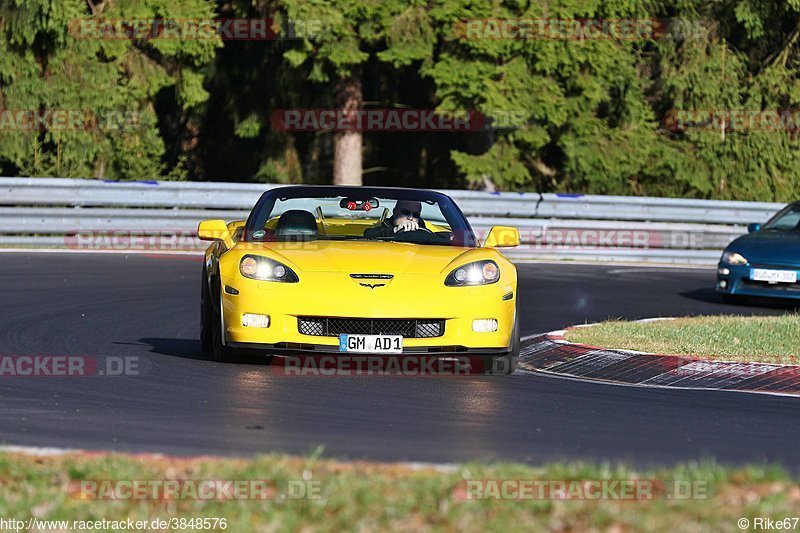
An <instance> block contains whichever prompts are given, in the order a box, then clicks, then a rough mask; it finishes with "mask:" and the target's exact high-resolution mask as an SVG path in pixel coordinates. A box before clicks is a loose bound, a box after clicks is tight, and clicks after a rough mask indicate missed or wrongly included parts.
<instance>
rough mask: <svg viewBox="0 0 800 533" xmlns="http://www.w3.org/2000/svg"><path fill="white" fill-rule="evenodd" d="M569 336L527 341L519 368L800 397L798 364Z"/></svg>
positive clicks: (608, 379) (617, 380)
mask: <svg viewBox="0 0 800 533" xmlns="http://www.w3.org/2000/svg"><path fill="white" fill-rule="evenodd" d="M649 320H665V319H649ZM581 327H583V326H581ZM564 334H565V331H564V330H560V331H552V332H550V333H545V334H542V335H538V336H535V337H533V338H528V339H526V341H525V342H524V343H523V346H522V350H521V351H520V361H519V366H520V367H521V368H523V369H525V370H530V371H537V372H546V373H548V374H556V375H559V376H566V377H571V378H578V379H585V380H594V381H603V382H611V383H618V384H628V385H639V386H649V387H668V388H680V389H706V390H730V391H739V392H759V393H767V394H780V395H800V366H798V365H776V364H766V363H742V362H735V361H718V360H708V359H701V358H698V357H688V356H680V355H661V354H650V353H643V352H636V351H631V350H617V349H609V348H601V347H597V346H588V345H585V344H578V343H574V342H569V341H567V340H566V339H565V338H564Z"/></svg>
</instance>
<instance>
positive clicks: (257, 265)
mask: <svg viewBox="0 0 800 533" xmlns="http://www.w3.org/2000/svg"><path fill="white" fill-rule="evenodd" d="M198 236H199V238H200V239H203V240H208V241H213V244H212V245H211V246H210V247H209V248H208V249H207V250H206V253H205V262H204V264H203V276H202V293H201V302H202V303H201V313H200V314H201V340H202V346H203V350H204V351H206V352H207V353H212V354H213V355H214V356H215V358H216V359H218V360H226V359H229V358H230V357H231V355H232V354H234V353H235V352H236V351H237V350H240V349H248V350H253V349H255V350H259V351H260V353H264V354H265V355H266V356H272V355H297V354H312V355H313V354H320V355H326V356H330V355H333V354H336V355H339V356H342V355H348V354H362V355H363V354H380V355H384V354H395V356H397V357H402V356H405V355H412V354H414V355H425V356H434V357H456V356H459V357H460V356H468V357H469V359H470V360H474V359H473V358H480V361H481V363H482V365H483V368H484V369H485V371H486V372H488V373H495V374H507V373H511V372H513V371H514V369H515V368H516V365H517V357H518V355H519V347H520V340H519V335H520V334H519V322H520V320H519V305H518V294H517V271H516V268H515V267H514V265H513V263H511V262H510V261H509V260H507V259H506V258H505V257H504V256H503V255H501V254H500V253H499V252H498V251H497V250H496V248H498V247H503V246H517V245H518V244H519V232H518V231H517V230H516V229H515V228H510V227H505V226H495V227H494V228H492V230H491V231H490V232H489V234H488V236H487V238H486V239H485V242H483V245H482V246H481V245H479V243H478V242H477V240H476V237H475V234H474V233H473V231H472V229H471V227H470V225H469V223H468V222H467V219H466V218H465V217H464V215H463V213H462V212H461V210H460V209H459V208H458V206H457V205H456V204H455V202H454V201H453V200H452V199H451V198H450V197H449V196H447V195H445V194H442V193H439V192H434V191H427V190H416V189H394V188H377V187H339V186H289V187H278V188H274V189H270V190H269V191H267V192H265V193H264V194H263V195H262V196H261V198H260V199H259V200H258V202H257V203H256V205H255V207H254V208H253V210H252V212H251V213H250V216H249V218H248V219H247V221H246V222H241V221H239V222H232V223H230V224H226V223H225V221H223V220H206V221H204V222H202V223H200V226H199V228H198Z"/></svg>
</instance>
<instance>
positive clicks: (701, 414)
mask: <svg viewBox="0 0 800 533" xmlns="http://www.w3.org/2000/svg"><path fill="white" fill-rule="evenodd" d="M200 267H201V262H200V258H199V257H192V256H172V257H148V256H142V255H127V256H126V255H105V254H87V255H83V254H60V253H4V254H0V280H2V283H1V284H0V296H1V297H2V302H3V307H4V309H5V312H4V313H3V315H2V318H0V354H2V355H87V356H93V357H95V358H98V359H100V360H102V359H104V358H107V357H108V356H112V357H113V356H117V357H119V356H138V358H139V367H140V375H137V376H120V377H109V376H95V377H12V376H7V377H0V443H2V444H13V445H29V446H58V447H68V448H86V449H112V450H120V451H135V452H160V453H169V454H224V455H249V454H255V453H260V452H271V451H275V452H288V453H306V452H309V451H312V450H314V449H315V448H316V447H317V446H323V447H324V454H325V455H327V456H331V457H340V458H348V459H370V460H390V461H396V460H404V461H405V460H407V461H424V462H445V463H451V462H460V461H466V460H471V459H502V460H520V461H525V462H530V463H539V462H542V461H544V460H551V459H565V458H570V459H598V460H600V459H602V460H609V459H610V460H614V459H624V460H629V461H632V462H634V463H636V464H669V463H673V462H676V461H685V460H692V459H703V458H710V457H713V458H716V459H717V460H718V461H720V462H724V463H740V462H744V461H750V460H756V461H762V460H767V461H776V462H780V463H782V464H784V465H786V466H788V467H790V468H791V469H793V470H797V469H798V467H800V447H799V446H797V443H798V442H800V400H798V399H796V398H787V397H775V396H765V395H756V394H746V393H735V392H708V391H685V390H664V389H646V388H635V387H625V386H616V385H607V384H600V383H589V382H581V381H576V380H569V379H561V378H554V377H545V376H541V375H537V374H532V373H527V372H523V371H518V372H517V373H516V374H515V375H513V376H499V377H484V376H467V377H464V376H461V377H431V376H427V377H401V376H362V377H287V376H280V375H276V374H275V373H273V372H271V371H270V367H268V366H266V365H264V364H259V362H258V361H252V362H251V363H246V364H219V363H215V362H212V361H209V360H207V359H206V358H205V357H204V356H203V355H202V354H201V353H200V345H199V341H198V340H197V337H198V298H199V296H198V291H199V285H200ZM520 276H521V287H520V293H521V297H522V300H521V301H522V305H523V332H524V334H533V333H539V332H544V331H548V330H552V329H558V328H560V327H563V326H567V325H570V324H575V323H583V322H586V321H596V320H601V319H603V318H606V317H624V318H630V319H633V318H644V317H652V316H665V315H685V314H710V313H730V312H742V313H748V314H750V313H758V314H779V313H786V312H791V308H790V307H779V306H776V305H772V306H770V305H767V304H762V305H760V306H756V307H731V306H727V305H724V304H722V303H721V302H720V301H719V300H718V299H717V297H716V296H715V294H714V293H713V290H711V287H713V282H714V272H713V270H705V269H703V270H698V269H655V268H643V267H625V266H600V265H598V266H585V265H576V264H569V263H565V264H558V265H551V264H529V265H521V266H520Z"/></svg>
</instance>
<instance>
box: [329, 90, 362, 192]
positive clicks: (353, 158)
mask: <svg viewBox="0 0 800 533" xmlns="http://www.w3.org/2000/svg"><path fill="white" fill-rule="evenodd" d="M336 93H337V94H336V107H337V109H338V111H339V112H344V113H356V112H358V111H359V110H360V109H361V102H362V95H361V80H359V79H358V78H353V77H349V78H346V79H343V80H342V81H341V82H339V85H338V86H337V87H336ZM352 122H353V124H355V123H356V120H355V117H353V121H352ZM363 144H364V140H363V135H362V133H361V132H360V131H355V130H345V131H339V132H336V136H335V137H334V139H333V184H334V185H362V184H363V181H362V179H361V174H362V161H361V156H362V154H361V148H362V146H363Z"/></svg>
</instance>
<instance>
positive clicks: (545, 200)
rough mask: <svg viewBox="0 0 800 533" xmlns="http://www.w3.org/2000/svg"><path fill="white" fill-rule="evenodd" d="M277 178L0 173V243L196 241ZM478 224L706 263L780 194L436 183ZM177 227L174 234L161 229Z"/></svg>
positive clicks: (530, 254)
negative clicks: (725, 197)
mask: <svg viewBox="0 0 800 533" xmlns="http://www.w3.org/2000/svg"><path fill="white" fill-rule="evenodd" d="M275 186H276V185H271V184H238V183H196V182H191V183H190V182H163V181H143V182H110V181H103V180H83V179H63V178H0V247H3V248H10V247H14V248H19V247H24V248H29V247H30V248H34V247H43V248H53V247H58V248H77V249H84V250H93V249H98V250H100V249H106V248H110V249H122V248H125V247H126V246H128V247H130V248H131V249H136V248H140V249H147V248H148V247H150V248H152V249H178V248H180V249H195V250H200V249H203V248H204V247H205V243H202V242H201V241H199V240H197V239H195V238H194V232H195V230H196V228H197V224H198V222H199V221H200V220H203V219H207V218H223V219H225V220H228V221H231V220H241V219H244V218H246V217H247V214H248V213H249V211H250V209H251V208H252V206H253V205H254V204H255V202H256V200H257V199H258V197H259V196H260V195H261V193H263V192H264V191H265V190H268V189H270V188H272V187H275ZM443 192H446V193H447V194H449V195H450V196H451V197H453V198H454V199H455V200H456V202H457V203H458V204H459V206H460V207H461V209H462V210H463V211H464V213H465V214H466V215H467V216H468V217H469V219H470V222H471V223H472V225H473V227H474V228H475V229H476V231H477V232H478V233H479V234H485V232H486V231H488V229H489V228H490V227H491V226H494V225H511V226H515V227H517V228H519V229H520V233H521V237H522V242H523V245H522V246H520V247H519V248H515V249H509V250H508V251H507V255H508V256H509V257H511V258H513V259H518V260H526V259H528V260H530V259H573V260H594V261H603V260H606V261H608V260H617V261H633V262H666V263H679V264H713V263H715V262H716V260H717V259H718V258H719V254H720V251H721V250H722V248H724V247H725V245H727V244H728V243H729V242H730V241H731V240H733V239H734V238H735V237H736V236H737V235H740V234H742V233H744V232H745V226H746V224H747V223H750V222H764V221H766V220H767V219H768V218H769V217H770V216H771V215H772V214H774V213H775V212H776V211H777V210H778V209H780V208H781V207H783V204H776V203H757V202H734V201H713V200H694V199H674V198H647V197H628V196H590V195H562V194H538V193H487V192H479V191H461V190H449V191H443ZM171 234H177V235H178V236H179V237H178V238H177V239H175V238H170V235H171Z"/></svg>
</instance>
